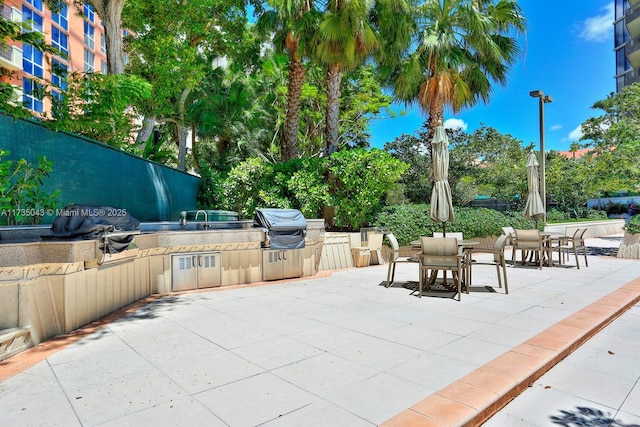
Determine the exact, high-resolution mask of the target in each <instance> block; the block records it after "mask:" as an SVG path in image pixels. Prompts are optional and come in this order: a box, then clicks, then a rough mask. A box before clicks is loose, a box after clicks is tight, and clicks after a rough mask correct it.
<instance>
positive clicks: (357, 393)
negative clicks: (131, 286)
mask: <svg viewBox="0 0 640 427" xmlns="http://www.w3.org/2000/svg"><path fill="white" fill-rule="evenodd" d="M614 245H615V239H589V240H588V241H587V246H589V247H590V248H591V249H590V253H592V255H589V267H582V268H580V269H576V268H575V267H553V268H543V269H542V270H539V269H537V268H531V267H526V268H521V267H518V268H513V267H509V268H508V278H509V294H508V295H505V294H504V292H503V290H502V289H500V288H498V287H497V286H496V276H495V269H493V268H492V267H476V268H474V270H473V275H474V278H473V285H474V288H473V289H472V292H471V293H470V294H469V295H467V294H463V295H462V301H461V302H458V301H455V300H453V299H451V298H441V297H423V298H417V297H416V296H415V295H414V294H412V291H411V289H408V288H409V287H410V285H411V281H415V280H416V279H417V275H418V271H417V267H416V266H415V265H406V266H399V267H398V269H397V271H396V282H397V283H396V284H395V285H394V286H392V287H390V288H385V287H384V280H386V273H387V266H386V265H382V266H372V267H367V268H354V269H347V270H340V271H334V272H331V273H327V274H321V275H318V277H315V278H311V279H308V278H307V279H299V280H291V281H282V282H277V283H276V282H272V283H266V284H260V285H251V286H236V287H233V288H225V289H219V288H218V289H215V290H209V291H206V292H205V291H203V292H189V293H182V294H174V295H170V296H163V297H153V298H149V299H148V300H146V301H142V302H140V303H138V304H135V305H134V306H131V307H128V308H127V309H125V310H122V311H121V312H119V313H114V314H112V315H110V316H108V317H107V318H105V319H102V320H101V321H99V322H95V323H93V324H91V325H89V326H87V327H85V328H83V329H81V330H79V331H76V332H75V333H73V334H70V335H67V336H64V337H59V338H56V339H53V340H50V341H47V342H45V343H42V344H41V345H39V346H37V347H35V348H33V349H30V350H28V351H26V352H24V353H21V354H19V355H17V356H14V357H12V358H10V359H8V360H6V361H4V362H2V363H0V425H2V426H54V425H60V426H65V427H66V426H147V425H149V426H154V427H159V426H165V425H166V426H170V425H171V426H200V425H207V426H258V425H260V426H305V427H308V426H323V427H324V426H349V427H352V426H353V427H357V426H374V425H386V426H396V425H397V426H409V425H424V426H427V425H465V424H467V425H478V424H481V423H482V422H484V421H485V420H486V419H487V418H489V417H491V416H492V415H493V418H491V419H490V420H489V421H488V423H487V425H495V426H498V425H523V426H524V425H527V426H530V425H553V421H552V420H551V418H550V417H551V416H554V415H557V416H560V417H562V416H563V412H562V411H567V412H568V413H571V411H576V408H577V407H580V408H582V407H584V408H591V409H593V410H599V409H601V410H604V411H605V412H606V411H609V412H611V411H613V412H612V414H619V415H620V416H619V417H618V418H620V419H621V420H622V421H623V422H624V423H625V424H621V425H629V424H632V423H636V424H638V423H639V421H638V419H637V418H638V417H640V414H638V413H637V409H633V408H638V407H640V404H637V403H638V402H639V401H640V398H639V395H640V390H639V387H638V378H640V372H639V371H640V368H638V366H640V363H638V361H639V360H638V359H639V358H640V352H639V351H638V350H639V349H640V323H639V322H638V317H639V315H638V311H639V310H640V309H639V308H638V306H637V305H636V306H635V307H634V308H632V309H631V310H629V308H630V307H632V306H634V305H635V304H637V303H638V299H639V298H640V262H638V261H637V260H623V259H617V258H614V257H611V256H606V255H607V254H608V253H610V251H611V247H612V246H614ZM603 255H604V256H603ZM486 286H493V287H494V289H495V291H496V292H490V291H489V289H488V288H486ZM621 314H622V317H620V318H619V319H618V320H615V321H614V323H612V324H611V325H610V326H609V327H607V328H606V329H604V330H603V331H602V332H600V333H598V334H597V335H595V337H594V338H592V339H591V340H589V341H587V340H588V339H589V338H590V337H591V336H593V335H594V334H595V333H596V332H598V331H600V330H601V329H602V328H603V327H604V326H606V325H608V324H609V323H610V321H611V320H613V319H615V318H617V317H618V316H619V315H621ZM612 331H613V332H612ZM601 337H605V338H601ZM585 341H586V344H585ZM576 348H578V349H579V350H578V351H577V352H575V353H573V354H571V355H570V356H569V357H567V358H566V359H564V358H565V357H566V356H567V355H569V354H570V353H571V352H572V351H573V350H575V349H576ZM585 351H586V353H584V352H585ZM605 351H607V353H606V356H609V358H607V357H605V356H604V355H605V353H604V352H605ZM609 351H610V352H612V353H615V355H611V354H609V353H608V352H609ZM562 359H564V361H562V362H561V363H560V364H559V365H557V366H556V367H555V368H553V366H554V365H556V363H557V362H559V361H560V360H562ZM596 359H597V362H594V361H595V360H596ZM601 359H602V360H601ZM607 360H608V361H613V362H612V363H607ZM630 366H633V367H634V368H633V369H630V368H629V367H630ZM550 368H553V369H552V370H551V371H549V372H548V373H547V374H546V375H544V376H542V377H541V378H539V377H540V376H541V375H543V374H544V373H545V372H547V371H548V370H549V369H550ZM585 373H588V374H589V375H590V376H589V378H592V379H591V380H590V381H591V382H588V381H587V380H585V381H578V380H576V378H574V377H573V375H577V376H578V378H584V377H585V375H584V374H585ZM634 376H635V382H634V381H633V377H634ZM580 383H582V384H583V385H586V386H587V388H589V390H590V391H585V392H583V393H586V394H583V395H580V392H579V391H577V390H578V385H579V384H580ZM547 384H551V388H546V385H547ZM594 384H596V385H598V386H594ZM602 384H606V386H603V385H602ZM523 390H524V393H523V394H521V395H520V396H519V397H517V398H516V399H515V400H513V401H512V403H511V404H509V405H507V406H506V407H504V408H503V409H502V410H500V411H499V412H498V413H497V414H496V415H494V413H495V412H496V411H497V410H498V409H500V408H502V407H503V406H504V405H505V404H506V403H507V402H509V401H510V400H511V399H513V398H514V397H515V396H517V395H518V394H519V393H520V392H522V391H523ZM536 391H537V392H544V393H547V394H546V395H544V397H545V398H549V396H551V397H550V399H551V400H553V402H554V404H557V405H555V406H553V405H549V404H546V403H541V402H546V401H545V400H542V397H539V396H538V395H533V397H531V398H529V402H535V405H536V406H535V408H536V409H535V410H536V415H535V416H525V415H526V413H527V412H528V411H529V410H532V408H534V407H533V406H529V405H531V403H527V401H526V400H521V399H527V397H526V396H527V394H529V395H531V394H532V393H533V392H536ZM541 396H542V395H541ZM614 396H615V397H614ZM531 399H533V400H531ZM621 399H622V401H621ZM518 402H523V403H518ZM634 402H635V403H634ZM576 405H578V406H576ZM541 408H542V409H541ZM634 411H635V412H634ZM523 413H524V415H523ZM564 416H568V415H564ZM634 417H635V418H634ZM541 420H542V421H541ZM516 422H517V423H519V424H515V423H516ZM539 422H542V423H543V424H538V423H539ZM544 423H546V424H544Z"/></svg>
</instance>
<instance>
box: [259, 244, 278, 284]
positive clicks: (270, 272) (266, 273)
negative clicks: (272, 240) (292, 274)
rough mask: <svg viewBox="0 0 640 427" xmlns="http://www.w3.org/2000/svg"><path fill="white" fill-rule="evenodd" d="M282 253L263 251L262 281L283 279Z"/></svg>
mask: <svg viewBox="0 0 640 427" xmlns="http://www.w3.org/2000/svg"><path fill="white" fill-rule="evenodd" d="M282 263H283V261H282V251H280V250H278V249H273V250H269V249H265V250H263V251H262V280H278V279H282V274H283V271H282Z"/></svg>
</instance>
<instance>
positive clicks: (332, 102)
mask: <svg viewBox="0 0 640 427" xmlns="http://www.w3.org/2000/svg"><path fill="white" fill-rule="evenodd" d="M341 81H342V70H341V69H340V65H339V64H331V65H330V66H329V67H328V68H327V75H326V82H327V114H326V128H325V133H326V139H327V140H326V151H325V154H326V155H327V156H330V155H331V154H332V153H334V152H336V151H338V125H339V119H340V111H339V107H340V105H339V101H340V82H341Z"/></svg>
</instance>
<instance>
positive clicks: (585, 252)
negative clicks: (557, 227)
mask: <svg viewBox="0 0 640 427" xmlns="http://www.w3.org/2000/svg"><path fill="white" fill-rule="evenodd" d="M582 253H583V254H584V265H585V267H589V261H587V247H586V246H582Z"/></svg>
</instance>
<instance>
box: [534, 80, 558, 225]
mask: <svg viewBox="0 0 640 427" xmlns="http://www.w3.org/2000/svg"><path fill="white" fill-rule="evenodd" d="M529 96H532V97H533V98H538V100H539V108H540V196H541V198H542V206H543V207H544V218H543V221H546V220H547V188H546V175H545V156H544V104H546V103H548V102H552V101H553V98H551V97H550V96H549V95H545V94H544V93H543V92H542V91H541V90H532V91H531V92H529Z"/></svg>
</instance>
